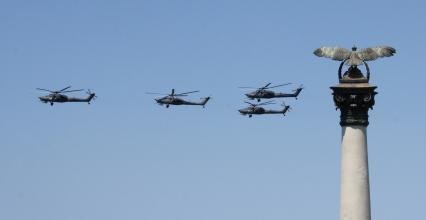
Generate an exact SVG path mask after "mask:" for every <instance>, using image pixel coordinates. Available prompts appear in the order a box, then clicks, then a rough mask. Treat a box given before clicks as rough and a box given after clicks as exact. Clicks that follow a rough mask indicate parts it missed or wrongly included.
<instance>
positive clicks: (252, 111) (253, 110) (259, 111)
mask: <svg viewBox="0 0 426 220" xmlns="http://www.w3.org/2000/svg"><path fill="white" fill-rule="evenodd" d="M245 103H247V104H249V105H250V106H249V107H247V108H243V109H240V110H238V111H239V112H240V113H241V114H242V115H248V116H249V118H251V117H252V116H253V115H263V114H283V115H285V113H286V112H288V111H290V109H291V108H290V106H288V105H285V103H283V105H282V106H283V107H284V109H283V110H269V109H264V108H263V107H259V106H262V105H269V104H274V101H268V102H262V103H259V104H253V103H251V102H245Z"/></svg>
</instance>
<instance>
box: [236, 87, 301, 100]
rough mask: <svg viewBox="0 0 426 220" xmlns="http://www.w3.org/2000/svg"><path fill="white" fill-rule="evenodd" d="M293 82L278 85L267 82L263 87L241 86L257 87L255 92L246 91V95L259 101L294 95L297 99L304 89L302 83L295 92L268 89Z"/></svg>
mask: <svg viewBox="0 0 426 220" xmlns="http://www.w3.org/2000/svg"><path fill="white" fill-rule="evenodd" d="M290 84H291V83H285V84H280V85H276V86H270V85H271V83H268V84H266V85H265V86H263V87H260V88H254V87H239V88H242V89H256V91H253V92H249V93H246V94H245V95H246V96H247V97H248V98H249V99H251V100H253V99H257V101H258V102H260V101H261V99H271V98H287V97H294V98H296V99H297V96H298V95H299V93H300V92H301V91H302V90H303V86H302V85H300V86H299V88H297V89H295V90H293V91H294V92H293V93H280V92H274V91H271V90H268V89H272V88H276V87H281V86H286V85H290Z"/></svg>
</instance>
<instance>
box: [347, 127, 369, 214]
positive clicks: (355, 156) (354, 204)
mask: <svg viewBox="0 0 426 220" xmlns="http://www.w3.org/2000/svg"><path fill="white" fill-rule="evenodd" d="M341 154H342V161H341V194H340V196H341V199H340V201H341V203H340V220H370V219H371V217H370V187H369V178H368V152H367V128H366V126H354V125H352V126H343V127H342V152H341Z"/></svg>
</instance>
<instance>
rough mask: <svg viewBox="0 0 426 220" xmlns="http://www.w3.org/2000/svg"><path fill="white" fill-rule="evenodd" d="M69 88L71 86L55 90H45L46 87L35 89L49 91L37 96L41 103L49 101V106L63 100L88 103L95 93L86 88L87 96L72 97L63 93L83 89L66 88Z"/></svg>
mask: <svg viewBox="0 0 426 220" xmlns="http://www.w3.org/2000/svg"><path fill="white" fill-rule="evenodd" d="M69 88H71V86H68V87H65V88H63V89H61V90H57V91H51V90H47V89H40V88H37V90H41V91H46V92H50V94H49V95H46V96H41V97H38V98H39V99H40V101H41V102H43V103H50V105H51V106H52V105H53V103H55V102H59V103H64V102H87V103H88V104H90V101H92V100H93V99H95V98H96V94H95V93H92V92H91V91H90V90H87V94H88V95H89V96H88V97H87V98H74V97H68V96H66V95H63V94H64V93H69V92H79V91H83V89H76V90H67V89H69Z"/></svg>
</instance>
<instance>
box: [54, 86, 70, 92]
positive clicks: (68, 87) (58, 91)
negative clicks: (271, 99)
mask: <svg viewBox="0 0 426 220" xmlns="http://www.w3.org/2000/svg"><path fill="white" fill-rule="evenodd" d="M69 88H71V86H67V87H65V88H63V89H61V90H59V91H56V92H57V93H61V92H63V91H65V90H67V89H69Z"/></svg>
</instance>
